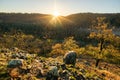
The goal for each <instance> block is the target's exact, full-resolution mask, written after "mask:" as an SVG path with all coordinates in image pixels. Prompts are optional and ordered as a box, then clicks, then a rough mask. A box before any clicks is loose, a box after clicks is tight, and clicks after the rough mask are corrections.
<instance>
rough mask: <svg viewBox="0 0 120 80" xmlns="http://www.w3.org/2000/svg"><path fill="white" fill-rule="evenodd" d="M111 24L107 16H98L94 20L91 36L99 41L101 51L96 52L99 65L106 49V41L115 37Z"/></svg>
mask: <svg viewBox="0 0 120 80" xmlns="http://www.w3.org/2000/svg"><path fill="white" fill-rule="evenodd" d="M108 27H109V24H108V23H106V18H105V17H98V18H97V20H96V21H94V23H93V25H92V28H91V29H92V32H91V33H90V35H89V37H90V38H94V39H96V40H97V41H98V47H99V53H98V54H96V55H97V57H96V64H95V66H96V67H97V66H98V64H99V62H100V60H101V57H102V53H103V49H105V46H106V45H107V44H106V43H110V41H111V40H113V38H114V34H113V33H112V29H109V28H108Z"/></svg>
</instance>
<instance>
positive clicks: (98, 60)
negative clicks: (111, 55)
mask: <svg viewBox="0 0 120 80" xmlns="http://www.w3.org/2000/svg"><path fill="white" fill-rule="evenodd" d="M99 62H100V59H96V64H95V67H98V64H99Z"/></svg>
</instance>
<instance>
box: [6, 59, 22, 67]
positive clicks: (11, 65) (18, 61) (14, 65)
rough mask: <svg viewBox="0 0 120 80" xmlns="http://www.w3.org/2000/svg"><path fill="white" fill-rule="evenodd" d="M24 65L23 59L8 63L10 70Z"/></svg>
mask: <svg viewBox="0 0 120 80" xmlns="http://www.w3.org/2000/svg"><path fill="white" fill-rule="evenodd" d="M22 65H23V61H22V60H21V59H13V60H10V61H9V62H8V65H7V67H8V68H16V67H20V66H22Z"/></svg>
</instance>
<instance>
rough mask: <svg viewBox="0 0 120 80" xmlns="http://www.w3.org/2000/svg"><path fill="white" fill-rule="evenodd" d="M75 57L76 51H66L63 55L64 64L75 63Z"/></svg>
mask: <svg viewBox="0 0 120 80" xmlns="http://www.w3.org/2000/svg"><path fill="white" fill-rule="evenodd" d="M76 57H77V54H76V52H74V51H69V52H68V53H66V54H65V55H64V58H63V62H64V63H65V64H72V65H75V63H76Z"/></svg>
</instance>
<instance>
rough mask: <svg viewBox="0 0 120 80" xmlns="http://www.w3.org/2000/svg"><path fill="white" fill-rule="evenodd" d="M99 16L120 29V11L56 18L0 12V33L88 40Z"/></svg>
mask: <svg viewBox="0 0 120 80" xmlns="http://www.w3.org/2000/svg"><path fill="white" fill-rule="evenodd" d="M97 17H106V21H105V22H107V23H108V24H109V28H112V29H115V30H118V29H119V30H120V13H116V14H115V13H114V14H98V13H78V14H72V15H68V16H60V17H59V18H58V19H56V20H53V16H52V15H48V14H32V13H31V14H28V13H24V14H23V13H0V34H4V33H16V32H23V33H25V34H30V35H33V36H36V37H39V38H41V39H54V40H57V41H62V40H64V38H67V37H71V36H73V37H74V38H75V40H77V41H78V40H80V41H86V42H88V41H87V40H88V39H87V36H88V35H89V33H90V31H91V30H90V29H91V26H92V25H93V22H94V21H95V20H96V18H97ZM52 20H53V22H54V23H52V22H51V21H52ZM119 30H118V32H119Z"/></svg>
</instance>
